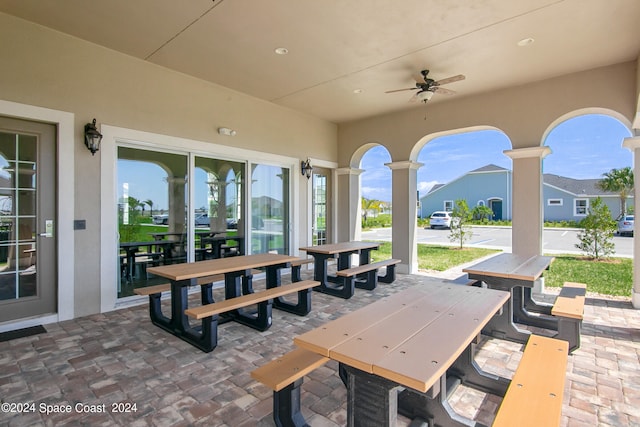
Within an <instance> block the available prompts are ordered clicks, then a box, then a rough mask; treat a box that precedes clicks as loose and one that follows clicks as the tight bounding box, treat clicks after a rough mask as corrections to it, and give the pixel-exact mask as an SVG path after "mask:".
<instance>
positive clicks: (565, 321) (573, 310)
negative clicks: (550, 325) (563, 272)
mask: <svg viewBox="0 0 640 427" xmlns="http://www.w3.org/2000/svg"><path fill="white" fill-rule="evenodd" d="M586 292H587V285H585V284H584V283H575V282H565V283H564V285H563V286H562V290H561V291H560V294H559V295H558V297H557V298H556V301H555V303H554V304H553V308H552V309H551V314H552V315H553V316H555V317H556V318H557V319H558V335H556V337H555V338H558V339H563V340H566V341H567V342H569V352H573V351H574V350H576V349H578V348H580V330H581V328H582V319H583V316H584V301H585V295H586Z"/></svg>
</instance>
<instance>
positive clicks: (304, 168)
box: [300, 157, 313, 179]
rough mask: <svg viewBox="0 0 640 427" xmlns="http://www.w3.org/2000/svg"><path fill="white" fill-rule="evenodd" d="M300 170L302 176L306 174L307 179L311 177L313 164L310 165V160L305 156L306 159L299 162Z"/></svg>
mask: <svg viewBox="0 0 640 427" xmlns="http://www.w3.org/2000/svg"><path fill="white" fill-rule="evenodd" d="M300 172H301V173H302V176H306V177H307V179H309V178H311V172H313V166H311V160H309V158H308V157H307V160H306V161H304V160H303V161H302V162H300Z"/></svg>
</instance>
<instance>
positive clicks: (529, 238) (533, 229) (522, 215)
mask: <svg viewBox="0 0 640 427" xmlns="http://www.w3.org/2000/svg"><path fill="white" fill-rule="evenodd" d="M550 153H551V149H550V148H549V147H530V148H519V149H515V150H506V151H504V154H505V155H507V156H509V157H511V159H512V160H513V187H512V190H511V191H512V197H511V200H512V212H513V216H512V222H513V227H512V234H511V252H512V253H514V254H518V255H525V256H533V255H542V228H543V226H544V218H543V210H542V206H543V205H542V159H543V158H544V157H546V156H547V155H548V154H550Z"/></svg>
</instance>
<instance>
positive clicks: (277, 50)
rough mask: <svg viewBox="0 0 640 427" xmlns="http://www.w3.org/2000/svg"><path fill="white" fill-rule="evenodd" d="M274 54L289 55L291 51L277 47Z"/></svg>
mask: <svg viewBox="0 0 640 427" xmlns="http://www.w3.org/2000/svg"><path fill="white" fill-rule="evenodd" d="M274 52H275V53H277V54H278V55H286V54H287V53H289V49H287V48H286V47H277V48H276V49H275V50H274Z"/></svg>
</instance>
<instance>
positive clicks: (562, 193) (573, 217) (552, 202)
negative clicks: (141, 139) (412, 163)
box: [420, 164, 632, 221]
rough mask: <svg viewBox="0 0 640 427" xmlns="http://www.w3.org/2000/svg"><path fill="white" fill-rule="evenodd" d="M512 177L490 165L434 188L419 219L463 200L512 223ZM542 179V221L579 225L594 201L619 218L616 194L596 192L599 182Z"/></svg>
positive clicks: (548, 176) (556, 177) (424, 199)
mask: <svg viewBox="0 0 640 427" xmlns="http://www.w3.org/2000/svg"><path fill="white" fill-rule="evenodd" d="M512 177H513V173H512V171H510V170H509V169H505V168H503V167H500V166H496V165H493V164H490V165H486V166H483V167H481V168H478V169H475V170H472V171H470V172H467V173H466V174H464V175H462V176H461V177H459V178H457V179H454V180H453V181H451V182H449V183H446V184H437V185H435V186H434V187H432V188H431V190H430V191H429V192H428V193H427V194H426V195H425V196H424V197H422V198H421V199H420V205H421V210H420V214H421V217H422V218H426V217H428V216H430V215H431V213H432V212H434V211H439V210H440V211H441V210H446V211H450V210H452V209H453V206H454V203H455V201H456V200H458V199H464V200H466V201H467V204H468V205H469V207H470V208H473V207H475V206H488V207H489V208H491V210H492V211H493V219H494V220H501V219H511V212H512V206H511V203H512V202H511V200H512V199H511V191H512V188H513V184H512ZM542 179H543V185H542V194H543V215H544V216H543V217H544V220H545V221H580V220H581V219H582V218H584V217H585V216H587V214H588V211H589V205H590V204H591V201H593V200H595V199H596V198H597V197H600V198H601V199H602V200H603V202H604V203H605V204H606V205H607V206H608V207H609V209H610V210H611V214H612V216H613V218H616V217H618V216H619V215H620V198H619V196H618V194H616V193H611V192H607V191H603V190H601V189H600V188H598V186H597V183H598V181H599V179H574V178H568V177H565V176H559V175H554V174H548V173H546V174H543V176H542ZM630 200H632V198H630ZM627 206H632V204H631V203H628V204H627Z"/></svg>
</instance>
